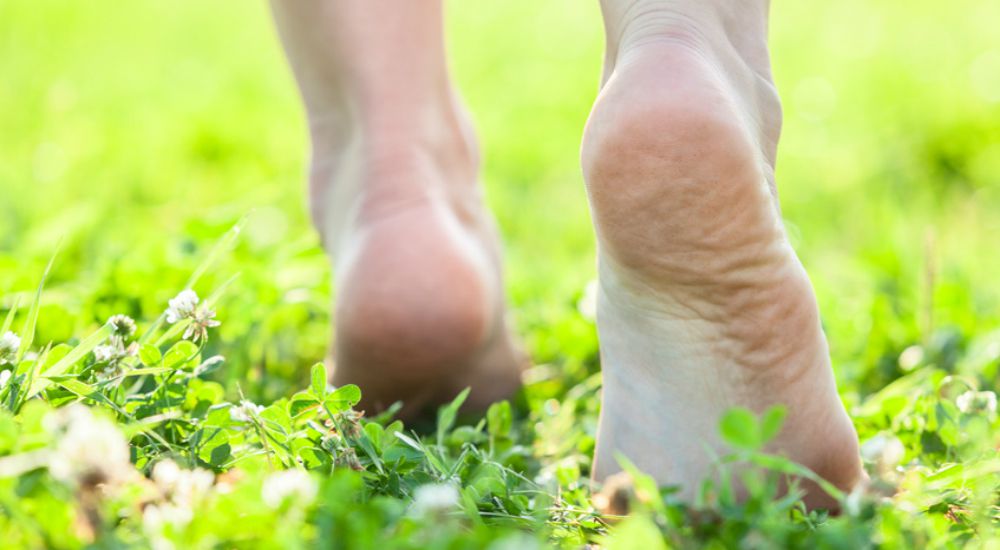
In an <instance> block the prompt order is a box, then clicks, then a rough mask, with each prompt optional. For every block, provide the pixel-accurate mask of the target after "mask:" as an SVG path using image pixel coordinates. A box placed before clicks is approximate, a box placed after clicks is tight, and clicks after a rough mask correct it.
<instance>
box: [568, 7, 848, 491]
mask: <svg viewBox="0 0 1000 550" xmlns="http://www.w3.org/2000/svg"><path fill="white" fill-rule="evenodd" d="M603 11H604V14H605V18H606V29H607V33H608V54H607V59H606V65H605V74H604V84H603V88H602V90H601V94H600V96H599V98H598V100H597V102H596V104H595V107H594V111H593V113H592V114H591V118H590V120H589V121H588V125H587V130H586V132H585V135H584V143H583V167H584V175H585V179H586V181H587V186H588V193H589V195H590V200H591V207H592V212H593V216H594V223H595V228H596V232H597V236H598V243H599V260H600V262H599V274H600V280H601V286H600V288H601V292H600V299H599V307H598V330H599V334H600V337H601V346H602V358H603V369H604V380H605V382H604V395H603V409H602V417H601V425H600V429H599V437H598V448H597V453H596V454H597V456H596V460H595V476H596V477H597V478H598V479H601V478H604V477H606V476H607V475H609V474H611V473H613V472H614V471H616V470H617V469H618V466H617V464H616V461H615V459H614V455H615V454H616V453H618V452H621V453H624V454H625V455H626V456H628V457H629V458H631V459H632V460H633V461H634V462H636V463H637V464H638V465H639V466H640V467H641V468H643V469H644V470H646V471H648V472H649V473H651V474H653V475H654V476H655V477H657V479H658V480H660V481H661V482H666V483H672V484H679V485H681V486H682V494H683V495H686V496H687V497H689V498H690V497H691V496H693V493H694V491H695V489H696V487H697V483H698V481H699V480H700V479H702V478H703V477H704V476H705V475H707V474H709V473H710V470H711V456H712V454H713V453H716V452H720V451H724V449H725V445H724V444H723V443H722V442H721V441H720V440H719V439H718V436H717V435H716V434H717V433H718V428H717V426H718V421H719V419H720V418H721V415H722V413H723V412H724V411H725V410H726V409H727V408H729V407H733V406H743V407H748V408H751V409H753V410H756V411H759V412H761V411H763V410H765V409H767V408H768V407H770V406H772V405H776V404H782V405H785V406H786V407H787V409H788V417H787V420H786V423H785V427H784V429H783V430H782V432H781V433H780V434H779V435H778V436H777V438H776V439H775V441H774V442H773V443H772V444H771V447H770V448H771V450H772V451H775V452H780V453H783V454H786V455H788V456H790V457H791V458H793V459H795V460H797V461H799V462H801V463H803V464H805V465H806V466H808V467H810V468H812V469H813V470H815V471H816V472H817V473H819V474H820V475H822V476H824V477H826V478H827V479H829V480H830V481H831V482H833V483H834V484H836V485H838V486H840V487H841V488H849V487H850V486H852V485H853V484H854V483H855V482H856V481H857V480H858V479H859V477H860V476H861V475H862V474H861V469H860V461H859V459H858V455H857V441H856V437H855V433H854V429H853V427H852V425H851V423H850V420H849V419H848V417H847V415H846V413H845V411H844V408H843V406H842V405H841V403H840V401H839V398H838V395H837V392H836V388H835V385H834V379H833V376H832V371H831V368H830V363H829V358H828V354H827V345H826V340H825V337H824V335H823V332H822V330H821V327H820V323H819V315H818V310H817V306H816V301H815V298H814V296H813V292H812V288H811V286H810V284H809V280H808V278H807V277H806V274H805V272H804V270H803V269H802V266H801V264H800V263H799V261H798V259H797V257H796V256H795V253H794V251H793V250H792V248H791V246H790V245H789V243H788V240H787V238H786V235H785V232H784V228H783V226H782V223H781V218H780V214H779V210H778V205H777V199H776V195H775V187H774V179H773V175H774V170H773V168H774V154H775V147H776V143H777V138H778V133H779V127H780V107H779V104H778V98H777V94H776V92H775V91H774V87H773V84H772V82H771V78H770V68H769V61H768V55H767V42H766V26H767V25H766V16H767V2H766V0H756V1H748V2H724V1H722V0H716V1H701V0H698V1H669V0H658V1H655V0H649V1H646V0H605V2H604V4H603ZM807 502H809V503H811V504H817V505H823V504H829V502H828V501H827V500H826V499H824V498H823V495H821V494H819V491H818V490H816V489H815V487H813V488H812V489H811V490H810V494H809V495H808V497H807Z"/></svg>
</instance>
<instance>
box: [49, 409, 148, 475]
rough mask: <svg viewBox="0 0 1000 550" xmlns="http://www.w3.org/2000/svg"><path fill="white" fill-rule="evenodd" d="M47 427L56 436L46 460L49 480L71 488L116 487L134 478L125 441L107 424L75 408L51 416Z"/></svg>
mask: <svg viewBox="0 0 1000 550" xmlns="http://www.w3.org/2000/svg"><path fill="white" fill-rule="evenodd" d="M46 424H47V427H48V428H49V429H50V430H51V431H53V432H55V435H56V438H55V448H54V449H53V450H52V453H51V455H50V456H49V464H48V466H49V473H50V474H52V477H54V478H56V479H58V480H61V481H64V482H68V483H73V484H83V485H96V484H98V483H117V482H120V481H124V480H127V479H128V478H129V477H132V476H133V475H134V474H135V469H134V468H133V467H132V463H131V462H130V461H129V445H128V441H127V440H126V439H125V437H124V436H123V435H122V433H121V432H120V431H118V428H117V427H116V426H115V424H114V423H112V422H111V421H109V420H106V419H104V418H100V417H96V416H94V414H93V413H92V412H91V410H90V409H88V408H87V407H85V406H83V405H79V404H74V405H70V406H69V407H66V408H63V409H60V410H58V411H55V412H54V413H51V414H50V415H49V418H48V419H46Z"/></svg>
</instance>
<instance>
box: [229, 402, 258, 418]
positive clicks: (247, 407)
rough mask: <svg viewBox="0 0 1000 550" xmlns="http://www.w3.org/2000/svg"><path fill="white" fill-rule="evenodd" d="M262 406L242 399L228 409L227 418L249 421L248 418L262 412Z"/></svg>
mask: <svg viewBox="0 0 1000 550" xmlns="http://www.w3.org/2000/svg"><path fill="white" fill-rule="evenodd" d="M263 410H264V406H263V405H258V404H256V403H254V402H253V401H248V400H246V399H244V400H243V401H241V402H240V404H239V405H234V406H233V407H231V408H230V409H229V419H230V420H232V421H233V422H250V419H251V418H253V417H254V416H257V415H259V414H260V413H261V412H263Z"/></svg>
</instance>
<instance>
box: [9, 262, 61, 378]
mask: <svg viewBox="0 0 1000 550" xmlns="http://www.w3.org/2000/svg"><path fill="white" fill-rule="evenodd" d="M59 246H60V245H56V250H55V252H53V253H52V257H51V258H49V263H48V265H46V266H45V271H44V272H43V273H42V280H41V281H39V282H38V290H36V291H35V298H34V299H33V300H32V301H31V307H30V308H28V318H27V319H25V320H24V327H22V328H21V348H20V349H19V350H18V352H17V361H16V362H17V363H20V362H21V359H23V358H24V354H25V353H26V352H27V351H28V350H29V349H30V348H31V344H32V343H34V341H35V326H36V325H37V324H38V310H39V308H40V307H41V303H42V289H43V288H45V281H46V280H48V278H49V272H50V271H51V270H52V264H54V263H55V261H56V256H58V255H59Z"/></svg>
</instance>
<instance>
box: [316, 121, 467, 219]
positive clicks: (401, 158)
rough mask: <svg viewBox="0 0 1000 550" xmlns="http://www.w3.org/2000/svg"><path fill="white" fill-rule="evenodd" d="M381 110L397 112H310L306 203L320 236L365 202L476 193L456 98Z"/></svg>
mask: <svg viewBox="0 0 1000 550" xmlns="http://www.w3.org/2000/svg"><path fill="white" fill-rule="evenodd" d="M386 111H395V112H396V113H398V116H393V114H392V113H389V112H382V111H380V110H379V109H364V110H361V109H352V110H351V111H350V112H346V113H345V112H336V113H331V114H327V115H313V114H310V138H311V141H312V158H311V161H310V174H309V190H310V207H311V213H312V216H313V221H314V223H315V224H316V225H317V227H318V229H319V230H320V234H321V235H323V236H324V237H329V236H330V235H333V234H337V233H340V232H341V230H342V229H343V227H341V226H343V224H344V223H347V222H348V220H347V219H346V218H347V217H348V215H349V213H350V212H353V211H357V210H358V209H359V208H360V206H361V205H362V204H363V203H369V205H370V206H374V207H376V208H379V209H386V208H388V209H392V208H393V203H413V202H414V201H418V200H425V199H429V198H431V197H435V196H436V197H441V196H449V195H451V196H464V195H467V194H469V193H475V192H476V187H475V182H476V179H477V173H478V168H479V152H478V146H477V143H476V141H475V137H474V134H473V131H472V125H471V123H470V121H469V117H468V116H467V115H466V114H465V112H464V110H463V109H462V108H461V106H460V105H458V104H457V102H452V104H451V105H450V106H449V107H447V108H444V107H435V108H431V107H421V108H416V107H413V108H411V109H409V111H408V112H400V109H398V108H394V109H387V110H386Z"/></svg>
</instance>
